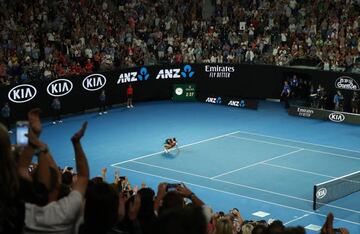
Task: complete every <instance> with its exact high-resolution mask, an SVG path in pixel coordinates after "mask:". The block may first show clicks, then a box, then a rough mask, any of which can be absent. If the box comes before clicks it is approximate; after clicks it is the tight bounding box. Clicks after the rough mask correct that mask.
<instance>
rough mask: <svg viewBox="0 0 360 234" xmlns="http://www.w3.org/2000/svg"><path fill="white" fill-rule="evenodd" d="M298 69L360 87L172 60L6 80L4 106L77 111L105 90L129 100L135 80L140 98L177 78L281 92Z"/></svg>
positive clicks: (202, 87)
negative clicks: (46, 77)
mask: <svg viewBox="0 0 360 234" xmlns="http://www.w3.org/2000/svg"><path fill="white" fill-rule="evenodd" d="M294 74H295V75H297V76H298V78H301V79H304V80H311V81H312V82H313V83H314V84H319V83H321V84H322V85H323V86H324V87H325V89H326V90H327V91H328V93H329V94H331V93H335V90H336V89H338V88H340V89H343V90H345V91H344V92H345V96H346V95H350V93H352V91H353V90H359V86H358V84H359V83H360V75H359V74H344V73H338V72H326V71H319V70H309V69H295V68H288V67H278V66H270V65H253V64H172V65H163V66H158V65H157V66H144V67H137V68H129V69H121V70H114V71H109V72H99V73H93V74H88V75H81V76H71V77H65V78H59V79H56V80H47V81H44V80H39V81H34V82H29V83H22V84H14V85H11V86H3V87H0V107H2V106H3V105H4V103H5V102H8V103H9V104H10V108H11V114H12V119H13V120H18V119H23V118H25V117H26V113H27V111H28V110H29V109H31V108H33V107H40V108H41V109H42V110H43V112H44V116H49V115H51V102H52V99H53V98H54V97H59V98H60V101H61V105H62V114H68V113H77V112H82V111H84V110H87V109H92V108H96V107H97V106H98V105H99V95H100V92H101V90H105V91H106V103H107V105H109V106H111V105H114V104H118V103H123V102H125V100H126V88H127V86H128V85H129V84H130V83H131V84H132V86H133V88H134V101H135V102H139V101H148V100H170V99H171V97H172V95H173V85H174V84H190V83H191V84H195V85H196V92H197V94H196V96H197V97H218V96H220V97H228V98H230V99H234V98H235V99H239V100H241V99H246V100H252V99H265V98H279V96H280V92H281V90H282V86H283V80H284V79H287V78H289V77H291V76H292V75H294ZM346 92H348V94H347V93H346Z"/></svg>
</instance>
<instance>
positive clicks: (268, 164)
mask: <svg viewBox="0 0 360 234" xmlns="http://www.w3.org/2000/svg"><path fill="white" fill-rule="evenodd" d="M263 164H264V165H266V166H271V167H278V168H282V169H286V170H290V171H298V172H303V173H306V174H311V175H317V176H323V177H327V178H332V179H335V178H337V177H335V176H330V175H325V174H321V173H316V172H312V171H305V170H301V169H295V168H292V167H285V166H280V165H276V164H272V163H263Z"/></svg>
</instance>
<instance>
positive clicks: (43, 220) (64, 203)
mask: <svg viewBox="0 0 360 234" xmlns="http://www.w3.org/2000/svg"><path fill="white" fill-rule="evenodd" d="M86 127H87V122H85V123H84V124H83V126H82V127H81V129H80V130H79V131H78V132H77V133H75V134H74V135H73V136H72V138H71V141H72V144H73V147H74V152H75V160H76V167H77V173H78V174H77V180H76V182H75V183H74V184H73V188H72V191H71V192H70V194H69V195H68V196H66V197H64V198H62V199H60V200H58V195H59V188H60V186H59V184H58V183H59V182H58V179H59V178H57V177H56V175H57V172H55V171H56V170H55V171H53V172H51V173H50V174H52V173H53V174H52V175H51V177H53V179H52V180H53V181H52V182H54V183H55V184H54V185H53V186H52V188H50V190H49V200H48V202H49V203H48V204H47V205H46V206H43V207H40V206H38V205H36V204H31V203H26V212H25V226H26V228H25V232H24V233H38V232H51V233H71V232H72V231H73V230H74V228H75V224H76V222H77V220H78V219H79V218H80V216H79V215H80V211H81V209H82V204H83V199H84V195H85V192H86V187H87V184H88V178H89V167H88V164H87V159H86V156H85V153H84V151H83V149H82V146H81V143H80V140H81V138H82V137H83V136H84V133H85V130H86ZM40 154H42V155H43V157H44V156H47V157H48V158H50V157H51V156H50V155H49V151H48V150H47V148H43V149H40ZM50 161H52V160H50ZM52 168H54V165H53V166H52ZM50 171H51V170H50Z"/></svg>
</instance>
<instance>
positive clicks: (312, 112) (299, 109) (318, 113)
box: [288, 106, 360, 124]
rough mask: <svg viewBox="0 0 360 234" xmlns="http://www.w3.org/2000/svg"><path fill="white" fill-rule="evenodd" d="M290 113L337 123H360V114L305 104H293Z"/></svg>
mask: <svg viewBox="0 0 360 234" xmlns="http://www.w3.org/2000/svg"><path fill="white" fill-rule="evenodd" d="M288 113H289V115H295V116H300V117H305V118H310V119H321V120H327V121H332V122H335V123H350V124H360V115H359V114H352V113H347V112H339V111H332V110H321V109H315V108H310V107H303V106H291V107H290V108H289V110H288Z"/></svg>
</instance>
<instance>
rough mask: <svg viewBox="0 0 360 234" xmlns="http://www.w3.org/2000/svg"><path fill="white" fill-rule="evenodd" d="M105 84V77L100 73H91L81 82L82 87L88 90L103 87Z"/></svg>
mask: <svg viewBox="0 0 360 234" xmlns="http://www.w3.org/2000/svg"><path fill="white" fill-rule="evenodd" d="M105 84H106V77H105V76H104V75H101V74H91V75H89V76H87V77H85V79H84V80H83V82H82V85H83V87H84V89H86V90H88V91H96V90H99V89H101V88H102V87H104V86H105Z"/></svg>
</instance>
